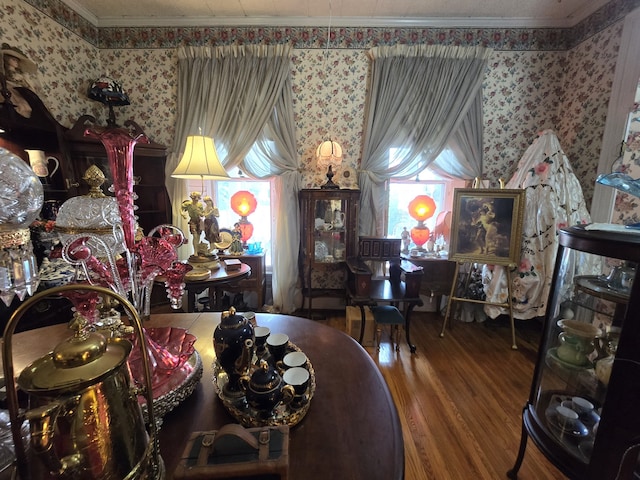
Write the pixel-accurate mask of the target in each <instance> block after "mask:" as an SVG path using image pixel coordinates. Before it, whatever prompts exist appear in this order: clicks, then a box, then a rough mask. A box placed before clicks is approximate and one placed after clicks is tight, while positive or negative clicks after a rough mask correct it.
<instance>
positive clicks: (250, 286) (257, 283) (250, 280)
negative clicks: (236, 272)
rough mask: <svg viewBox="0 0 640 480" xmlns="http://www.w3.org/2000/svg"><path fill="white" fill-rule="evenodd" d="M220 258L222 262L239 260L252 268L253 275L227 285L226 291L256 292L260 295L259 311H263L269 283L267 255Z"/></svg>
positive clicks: (223, 256)
mask: <svg viewBox="0 0 640 480" xmlns="http://www.w3.org/2000/svg"><path fill="white" fill-rule="evenodd" d="M218 258H219V259H220V261H223V260H226V259H229V258H237V259H238V260H240V261H241V262H242V263H244V264H246V265H249V267H250V268H251V275H250V276H249V277H247V278H244V279H242V280H240V281H238V282H235V283H234V284H233V285H225V286H224V290H225V291H228V292H232V293H239V292H256V294H257V295H258V305H257V310H262V307H263V306H264V301H265V296H266V289H267V281H266V275H265V272H266V261H265V254H264V253H259V254H254V255H250V254H247V253H245V254H243V255H224V254H223V255H221V254H218Z"/></svg>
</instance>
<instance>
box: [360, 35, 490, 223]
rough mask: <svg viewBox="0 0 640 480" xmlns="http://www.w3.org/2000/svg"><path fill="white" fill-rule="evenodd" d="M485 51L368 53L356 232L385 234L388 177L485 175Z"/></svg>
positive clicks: (432, 48)
mask: <svg viewBox="0 0 640 480" xmlns="http://www.w3.org/2000/svg"><path fill="white" fill-rule="evenodd" d="M490 54H491V50H489V49H485V48H482V47H450V46H442V45H415V46H407V45H394V46H391V47H375V48H372V49H371V50H369V51H368V55H369V58H370V60H371V64H372V68H371V77H370V87H369V92H370V94H369V96H368V97H367V105H366V121H365V122H366V123H365V141H364V150H363V156H362V163H361V166H360V173H359V176H358V183H359V185H360V190H361V197H360V204H361V210H360V211H361V216H360V234H361V235H382V234H384V232H385V231H386V228H385V227H386V225H385V219H386V213H387V208H388V207H387V202H388V198H389V197H388V195H387V192H386V190H387V188H388V187H387V185H388V183H389V180H390V179H392V178H393V179H395V180H406V179H410V178H413V177H415V176H416V175H418V174H419V173H421V172H423V171H424V170H425V169H426V168H427V167H431V168H432V169H433V170H435V171H436V172H438V173H443V174H445V175H447V176H449V177H453V178H459V179H473V178H475V177H479V176H481V175H482V79H483V77H484V72H485V70H486V66H487V62H488V59H489V56H490ZM445 147H448V148H449V149H450V150H452V151H453V152H454V155H453V156H450V157H449V158H448V159H445V158H443V157H442V156H441V153H442V152H443V150H444V149H445ZM392 149H396V156H395V161H394V162H393V163H390V162H389V156H390V152H391V150H392Z"/></svg>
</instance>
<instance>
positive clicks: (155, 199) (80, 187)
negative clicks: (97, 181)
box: [65, 115, 171, 233]
mask: <svg viewBox="0 0 640 480" xmlns="http://www.w3.org/2000/svg"><path fill="white" fill-rule="evenodd" d="M94 124H95V118H93V117H92V116H90V115H82V116H81V117H80V118H79V119H78V120H77V121H76V123H75V124H74V125H73V127H72V128H71V129H70V130H69V131H67V132H66V133H65V139H66V142H67V144H68V149H69V154H70V156H71V158H72V159H73V176H74V178H73V181H72V185H73V187H75V189H76V190H75V191H74V194H75V195H84V194H86V193H87V192H88V191H89V186H88V185H87V184H86V183H85V182H84V181H83V180H82V177H83V175H84V173H85V172H86V170H87V169H88V168H89V167H90V166H91V165H96V166H97V167H98V168H100V170H102V172H103V173H104V174H105V176H106V177H107V180H106V182H105V185H111V184H112V183H113V177H112V175H111V172H110V169H109V162H108V158H107V152H106V150H105V148H104V146H103V145H102V143H101V142H100V141H99V140H98V139H96V138H91V137H87V136H85V135H84V132H85V130H86V129H87V128H91V127H93V126H95V125H94ZM124 127H125V128H128V129H129V131H130V132H131V135H132V136H133V137H136V136H138V135H140V134H144V131H143V129H142V128H141V127H140V126H139V125H138V124H137V123H136V122H134V121H132V120H127V121H126V122H125V125H124ZM133 155H134V159H133V177H134V191H135V193H136V194H137V195H138V198H137V199H136V201H135V204H136V206H137V207H138V209H137V210H136V215H137V216H138V223H139V224H140V226H141V227H142V229H143V230H144V232H145V233H148V232H149V231H150V230H151V229H153V228H154V227H156V226H158V225H161V224H164V223H171V202H170V200H169V194H168V192H167V188H166V185H165V164H166V160H167V149H166V147H165V146H164V145H161V144H159V143H156V142H154V141H153V140H151V139H149V143H142V142H138V143H137V144H136V146H135V148H134V151H133ZM105 193H106V194H109V192H105Z"/></svg>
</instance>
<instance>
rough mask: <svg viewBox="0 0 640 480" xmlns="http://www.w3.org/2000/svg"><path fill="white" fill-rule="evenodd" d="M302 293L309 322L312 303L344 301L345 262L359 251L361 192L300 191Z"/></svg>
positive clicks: (336, 190)
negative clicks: (328, 298) (317, 300)
mask: <svg viewBox="0 0 640 480" xmlns="http://www.w3.org/2000/svg"><path fill="white" fill-rule="evenodd" d="M299 195H300V198H299V199H300V226H301V238H300V241H301V245H300V254H299V257H298V267H299V271H300V280H301V283H302V286H303V289H302V293H303V297H304V299H305V301H306V303H307V308H308V316H309V318H311V315H312V310H313V299H314V298H317V297H326V296H333V297H343V298H344V297H345V296H346V290H345V287H344V284H345V282H346V270H345V268H344V267H345V262H346V260H347V258H349V257H352V256H355V255H356V253H357V252H356V250H357V248H358V243H357V239H358V213H359V204H360V190H348V189H339V188H336V189H304V190H300V194H299Z"/></svg>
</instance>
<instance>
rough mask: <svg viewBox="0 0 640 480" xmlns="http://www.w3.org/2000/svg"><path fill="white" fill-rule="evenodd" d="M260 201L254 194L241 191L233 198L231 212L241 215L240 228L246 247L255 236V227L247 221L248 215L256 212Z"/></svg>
mask: <svg viewBox="0 0 640 480" xmlns="http://www.w3.org/2000/svg"><path fill="white" fill-rule="evenodd" d="M257 206H258V201H257V200H256V197H255V196H254V195H253V193H251V192H248V191H246V190H240V191H239V192H236V193H234V194H233V195H232V196H231V210H233V211H234V212H235V213H237V214H238V215H240V221H239V222H238V228H239V229H240V233H241V234H242V243H244V244H245V245H246V243H247V240H249V239H250V238H251V235H253V225H252V224H251V222H249V220H247V215H251V214H252V213H253V212H255V211H256V208H257Z"/></svg>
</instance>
